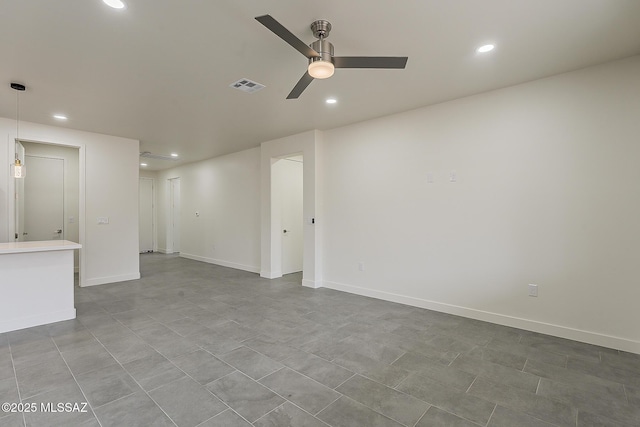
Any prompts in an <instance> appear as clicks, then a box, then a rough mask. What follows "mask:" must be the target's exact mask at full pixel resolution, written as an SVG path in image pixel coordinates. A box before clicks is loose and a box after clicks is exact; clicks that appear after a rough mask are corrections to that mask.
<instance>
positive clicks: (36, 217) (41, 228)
mask: <svg viewBox="0 0 640 427" xmlns="http://www.w3.org/2000/svg"><path fill="white" fill-rule="evenodd" d="M25 166H26V168H27V174H26V176H25V178H24V195H23V199H24V209H23V212H24V228H23V230H24V231H23V232H22V236H23V239H24V241H31V242H33V241H41V240H62V239H64V160H62V159H54V158H49V157H36V156H29V155H27V156H25Z"/></svg>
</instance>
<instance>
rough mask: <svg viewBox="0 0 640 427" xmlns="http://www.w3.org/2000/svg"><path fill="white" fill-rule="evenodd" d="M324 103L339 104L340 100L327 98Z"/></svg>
mask: <svg viewBox="0 0 640 427" xmlns="http://www.w3.org/2000/svg"><path fill="white" fill-rule="evenodd" d="M324 102H326V103H327V104H337V103H338V100H337V99H335V98H327V99H326V100H325V101H324Z"/></svg>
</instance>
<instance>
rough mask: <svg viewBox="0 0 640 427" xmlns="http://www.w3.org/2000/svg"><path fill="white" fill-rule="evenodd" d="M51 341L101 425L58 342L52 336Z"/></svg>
mask: <svg viewBox="0 0 640 427" xmlns="http://www.w3.org/2000/svg"><path fill="white" fill-rule="evenodd" d="M83 326H84V325H83ZM94 338H95V337H94ZM51 341H52V342H53V345H55V346H56V350H58V353H59V354H60V358H61V359H62V361H63V362H64V365H65V366H66V367H67V369H68V370H69V373H70V374H71V377H72V378H73V381H74V382H75V383H76V385H77V386H78V389H79V390H80V393H82V396H83V397H84V399H85V402H87V405H88V406H89V408H91V413H92V414H93V417H94V418H95V419H96V421H98V424H99V425H100V426H101V427H102V422H100V420H99V419H98V416H97V415H96V413H95V411H94V410H93V406H91V404H90V403H89V399H87V395H86V394H85V393H84V390H83V389H82V387H80V383H79V382H78V380H77V379H76V376H75V374H74V373H73V371H72V370H71V368H70V367H69V364H68V363H67V359H65V358H64V356H63V355H62V352H61V351H60V347H58V343H57V342H56V340H54V339H53V338H51ZM54 390H55V389H54Z"/></svg>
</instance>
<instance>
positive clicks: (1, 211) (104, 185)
mask: <svg viewBox="0 0 640 427" xmlns="http://www.w3.org/2000/svg"><path fill="white" fill-rule="evenodd" d="M15 129H16V125H15V120H10V119H3V118H0V135H5V136H4V137H2V138H0V241H2V242H7V241H9V232H10V229H11V227H12V224H13V212H12V209H13V200H12V198H11V195H12V194H13V178H9V164H10V162H11V161H12V159H13V150H14V143H13V141H14V138H15V136H16V134H15ZM20 139H22V140H27V141H35V142H46V143H54V144H60V145H68V146H72V147H79V149H80V177H81V178H80V200H79V205H80V217H81V218H80V220H81V221H80V224H79V226H80V230H79V233H80V241H81V243H82V244H83V248H82V249H81V253H80V280H81V284H82V285H84V286H87V285H98V284H102V283H110V282H118V281H123V280H130V279H135V278H138V277H140V269H139V259H138V168H139V165H138V155H139V142H138V141H137V140H133V139H127V138H119V137H114V136H108V135H101V134H95V133H90V132H83V131H77V130H71V129H66V128H60V127H53V126H46V125H39V124H35V123H28V122H22V121H21V122H20ZM97 217H108V218H109V224H108V225H98V224H97Z"/></svg>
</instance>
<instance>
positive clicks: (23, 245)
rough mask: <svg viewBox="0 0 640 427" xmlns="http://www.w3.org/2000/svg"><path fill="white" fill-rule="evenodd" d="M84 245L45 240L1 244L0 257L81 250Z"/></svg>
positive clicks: (65, 241) (67, 241) (66, 241)
mask: <svg viewBox="0 0 640 427" xmlns="http://www.w3.org/2000/svg"><path fill="white" fill-rule="evenodd" d="M81 247H82V245H81V244H80V243H76V242H70V241H69V240H45V241H41V242H10V243H0V255H2V254H22V253H26V252H49V251H67V250H71V249H80V248H81Z"/></svg>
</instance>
